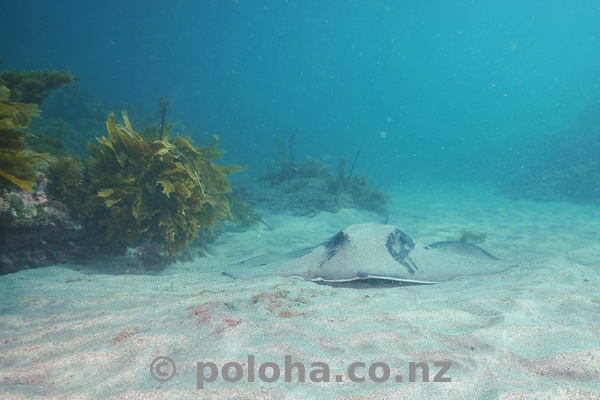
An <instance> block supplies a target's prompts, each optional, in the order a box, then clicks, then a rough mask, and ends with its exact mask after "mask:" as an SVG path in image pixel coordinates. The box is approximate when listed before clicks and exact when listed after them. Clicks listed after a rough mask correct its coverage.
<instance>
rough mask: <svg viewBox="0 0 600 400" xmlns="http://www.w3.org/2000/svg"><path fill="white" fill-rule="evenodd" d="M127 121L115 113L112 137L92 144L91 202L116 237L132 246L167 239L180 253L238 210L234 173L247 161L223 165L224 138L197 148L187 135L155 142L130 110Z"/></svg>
mask: <svg viewBox="0 0 600 400" xmlns="http://www.w3.org/2000/svg"><path fill="white" fill-rule="evenodd" d="M123 121H124V123H123V124H117V123H116V122H115V118H114V114H112V113H111V114H110V115H109V117H108V121H107V122H106V126H107V129H108V137H101V138H98V142H99V144H90V152H91V159H90V167H91V170H92V171H93V174H94V176H93V178H92V179H93V180H92V184H91V186H90V208H91V210H92V213H93V217H94V218H95V219H96V220H97V221H99V223H100V224H101V225H102V226H103V227H104V228H105V233H106V238H107V239H108V240H118V241H122V242H124V243H125V244H127V245H128V246H130V247H136V246H137V245H138V244H140V242H148V243H160V244H162V246H163V247H164V249H165V250H166V251H167V252H168V254H169V255H174V254H177V253H179V252H181V251H182V250H184V249H186V248H187V246H188V245H189V244H190V243H191V242H192V240H194V237H195V235H196V231H197V230H198V229H200V228H209V227H212V226H213V225H214V224H215V223H216V222H217V220H219V219H220V218H226V217H229V216H230V205H229V202H230V192H231V188H230V186H229V183H228V181H227V176H228V175H229V174H230V173H232V172H234V171H241V170H242V167H239V166H220V165H217V164H215V163H213V162H212V161H211V160H217V159H219V158H220V157H221V156H222V154H223V151H222V150H220V149H219V148H218V146H217V143H218V137H217V136H215V137H214V139H213V142H212V143H211V144H210V145H208V146H206V147H196V146H194V145H193V144H192V140H191V139H190V138H189V137H186V136H178V137H175V138H172V139H171V138H169V134H170V132H169V131H168V130H164V131H163V132H162V137H161V138H160V139H155V140H150V139H147V138H145V137H144V135H143V134H141V133H139V132H136V131H135V130H134V129H133V127H132V126H131V124H130V122H129V119H128V117H127V114H126V113H123Z"/></svg>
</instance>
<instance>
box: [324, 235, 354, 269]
mask: <svg viewBox="0 0 600 400" xmlns="http://www.w3.org/2000/svg"><path fill="white" fill-rule="evenodd" d="M349 241H350V240H349V239H348V235H347V234H346V232H344V231H343V230H342V231H339V232H338V233H336V234H335V235H334V236H333V237H332V238H331V239H329V240H328V241H326V242H325V243H324V245H325V248H326V249H328V250H327V254H326V255H325V259H324V260H323V262H322V263H321V265H323V264H324V263H326V262H327V261H329V260H331V259H332V258H333V256H335V255H336V254H337V252H338V249H339V247H340V246H342V245H344V244H346V243H348V242H349Z"/></svg>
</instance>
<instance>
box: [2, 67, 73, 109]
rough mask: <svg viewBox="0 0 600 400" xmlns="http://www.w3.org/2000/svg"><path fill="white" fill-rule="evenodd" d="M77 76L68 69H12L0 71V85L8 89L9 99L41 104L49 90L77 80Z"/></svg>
mask: <svg viewBox="0 0 600 400" xmlns="http://www.w3.org/2000/svg"><path fill="white" fill-rule="evenodd" d="M78 80H79V78H77V77H76V76H73V75H71V74H70V73H69V71H56V70H51V69H47V70H38V71H21V72H18V71H15V70H13V69H11V70H8V71H4V72H2V73H0V86H6V87H7V88H8V89H9V90H10V101H14V102H20V103H33V104H38V105H39V104H41V103H42V101H43V100H44V98H46V97H47V96H48V95H49V94H50V91H51V90H54V89H58V88H61V87H63V86H65V85H70V84H73V83H75V82H77V81H78Z"/></svg>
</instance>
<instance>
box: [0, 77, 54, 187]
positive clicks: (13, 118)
mask: <svg viewBox="0 0 600 400" xmlns="http://www.w3.org/2000/svg"><path fill="white" fill-rule="evenodd" d="M10 98H11V94H10V90H9V89H8V88H7V87H6V86H0V188H8V189H10V188H11V186H12V185H16V186H18V187H19V188H21V189H23V190H26V191H28V192H30V193H33V187H34V186H35V179H36V172H35V169H34V167H35V165H36V164H37V163H38V162H40V161H41V160H42V159H43V158H44V155H43V154H38V153H34V152H32V151H30V150H28V149H27V146H26V144H25V141H24V137H25V135H27V132H26V131H25V130H24V129H25V128H27V127H28V126H29V120H30V118H31V117H35V116H37V115H38V114H39V110H38V107H37V105H35V104H26V103H19V102H13V101H11V100H10Z"/></svg>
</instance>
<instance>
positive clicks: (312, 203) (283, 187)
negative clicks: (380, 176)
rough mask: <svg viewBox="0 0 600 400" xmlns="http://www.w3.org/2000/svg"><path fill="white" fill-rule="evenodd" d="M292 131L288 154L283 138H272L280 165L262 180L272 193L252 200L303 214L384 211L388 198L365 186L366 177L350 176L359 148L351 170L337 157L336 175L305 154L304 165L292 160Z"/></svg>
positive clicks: (257, 195) (380, 212)
mask: <svg viewBox="0 0 600 400" xmlns="http://www.w3.org/2000/svg"><path fill="white" fill-rule="evenodd" d="M295 136H296V135H295V134H294V135H293V136H292V137H291V138H290V140H289V156H288V153H287V152H286V151H285V147H284V146H283V143H284V141H283V139H280V138H278V137H275V139H276V144H277V149H278V152H279V167H278V168H277V169H276V170H273V169H270V170H268V171H267V175H266V176H264V177H263V180H266V181H268V182H269V183H270V184H271V188H272V189H271V191H275V192H278V193H276V194H274V195H271V196H265V195H264V193H258V194H256V195H255V196H256V197H257V199H255V201H257V202H260V203H262V204H263V205H264V204H269V203H273V200H272V199H275V202H274V204H270V205H271V206H272V207H273V208H276V209H277V208H281V207H282V205H283V206H284V207H287V208H288V209H291V210H292V211H294V212H295V213H298V214H301V215H306V214H312V213H314V212H316V211H329V212H337V211H338V210H339V209H341V208H343V207H357V208H361V209H364V210H367V211H374V212H376V213H379V214H381V215H385V214H386V213H387V204H388V203H389V198H388V197H387V195H386V194H385V193H384V192H382V191H380V190H377V189H373V188H371V187H370V186H369V185H368V182H367V178H366V177H365V176H352V173H353V172H354V168H355V166H356V163H357V160H358V157H359V155H360V150H359V151H358V152H357V153H356V157H355V158H354V162H353V163H352V167H351V169H350V172H349V173H348V174H347V173H346V160H345V159H343V158H342V159H340V162H339V165H338V170H337V175H333V174H332V172H331V170H330V169H329V167H328V166H327V165H325V164H323V163H322V162H321V161H319V160H318V159H316V158H313V157H310V156H307V157H306V161H305V162H304V163H303V164H296V163H294V162H293V155H292V143H293V139H294V138H295Z"/></svg>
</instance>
